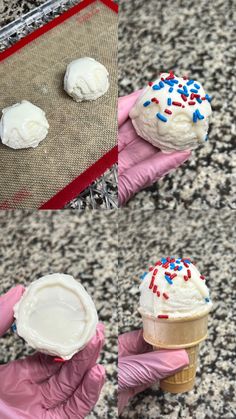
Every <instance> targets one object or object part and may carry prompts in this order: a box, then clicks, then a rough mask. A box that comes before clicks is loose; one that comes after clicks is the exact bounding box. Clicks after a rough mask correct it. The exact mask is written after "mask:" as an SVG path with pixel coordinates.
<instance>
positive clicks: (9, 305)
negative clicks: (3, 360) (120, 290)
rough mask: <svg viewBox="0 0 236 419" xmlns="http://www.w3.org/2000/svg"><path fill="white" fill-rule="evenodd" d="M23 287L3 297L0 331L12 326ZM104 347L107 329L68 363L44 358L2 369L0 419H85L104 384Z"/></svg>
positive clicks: (101, 329)
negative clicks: (98, 359) (100, 361)
mask: <svg viewBox="0 0 236 419" xmlns="http://www.w3.org/2000/svg"><path fill="white" fill-rule="evenodd" d="M23 292H24V288H23V287H19V286H18V287H15V288H13V289H11V290H10V291H9V292H8V293H7V294H5V295H4V296H2V297H1V298H0V331H1V334H3V333H5V332H6V331H7V329H8V328H9V326H10V325H11V323H12V321H13V306H14V305H15V303H16V302H17V301H18V300H19V298H20V297H21V295H22V293H23ZM103 343H104V326H103V325H102V324H99V325H98V327H97V331H96V335H95V336H94V337H93V338H92V339H91V340H90V342H89V343H88V345H87V346H86V347H85V348H84V349H83V350H82V351H80V352H79V353H77V354H76V355H74V357H73V358H72V359H71V360H70V361H66V362H64V363H61V362H60V363H59V362H55V361H54V358H53V357H51V356H47V355H44V354H41V353H35V354H34V355H33V356H28V357H27V358H24V359H20V360H17V361H13V362H9V363H8V364H6V365H0V382H1V385H0V418H1V419H26V418H28V419H32V418H33V419H68V418H70V419H82V418H84V417H85V416H86V415H88V413H89V412H90V411H91V410H92V409H93V407H94V406H95V404H96V402H97V400H98V398H99V395H100V392H101V389H102V387H103V384H104V381H105V370H104V368H103V366H102V365H99V364H96V360H97V358H98V356H99V353H100V351H101V349H102V346H103Z"/></svg>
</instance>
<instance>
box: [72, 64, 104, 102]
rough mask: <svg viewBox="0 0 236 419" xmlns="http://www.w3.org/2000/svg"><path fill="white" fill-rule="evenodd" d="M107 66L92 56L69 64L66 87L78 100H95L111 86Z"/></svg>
mask: <svg viewBox="0 0 236 419" xmlns="http://www.w3.org/2000/svg"><path fill="white" fill-rule="evenodd" d="M108 75H109V73H108V71H107V69H106V67H105V66H104V65H103V64H101V63H99V62H98V61H96V60H94V59H93V58H90V57H83V58H79V59H77V60H74V61H72V62H71V63H70V64H68V66H67V69H66V74H65V77H64V89H65V91H66V92H67V93H68V94H69V95H70V96H71V97H73V99H74V100H75V101H76V102H81V101H83V100H95V99H98V98H99V97H100V96H102V95H104V94H105V93H106V92H107V90H108V88H109V79H108Z"/></svg>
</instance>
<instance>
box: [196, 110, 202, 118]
mask: <svg viewBox="0 0 236 419" xmlns="http://www.w3.org/2000/svg"><path fill="white" fill-rule="evenodd" d="M195 112H196V114H197V118H198V119H204V116H203V115H202V114H201V113H200V111H199V109H196V111H195Z"/></svg>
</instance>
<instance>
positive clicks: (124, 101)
mask: <svg viewBox="0 0 236 419" xmlns="http://www.w3.org/2000/svg"><path fill="white" fill-rule="evenodd" d="M142 91H143V89H140V90H137V91H136V92H133V93H130V95H127V96H122V97H119V98H118V127H121V125H122V124H123V123H124V122H125V121H126V119H128V117H129V113H130V110H131V108H132V107H133V106H134V104H135V102H136V100H137V99H138V97H139V96H140V94H141V93H142Z"/></svg>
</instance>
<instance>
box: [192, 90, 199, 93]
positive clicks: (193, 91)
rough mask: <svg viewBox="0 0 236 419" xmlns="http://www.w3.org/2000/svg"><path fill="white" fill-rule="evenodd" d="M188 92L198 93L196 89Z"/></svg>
mask: <svg viewBox="0 0 236 419" xmlns="http://www.w3.org/2000/svg"><path fill="white" fill-rule="evenodd" d="M190 92H192V93H198V91H197V90H196V89H190Z"/></svg>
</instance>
